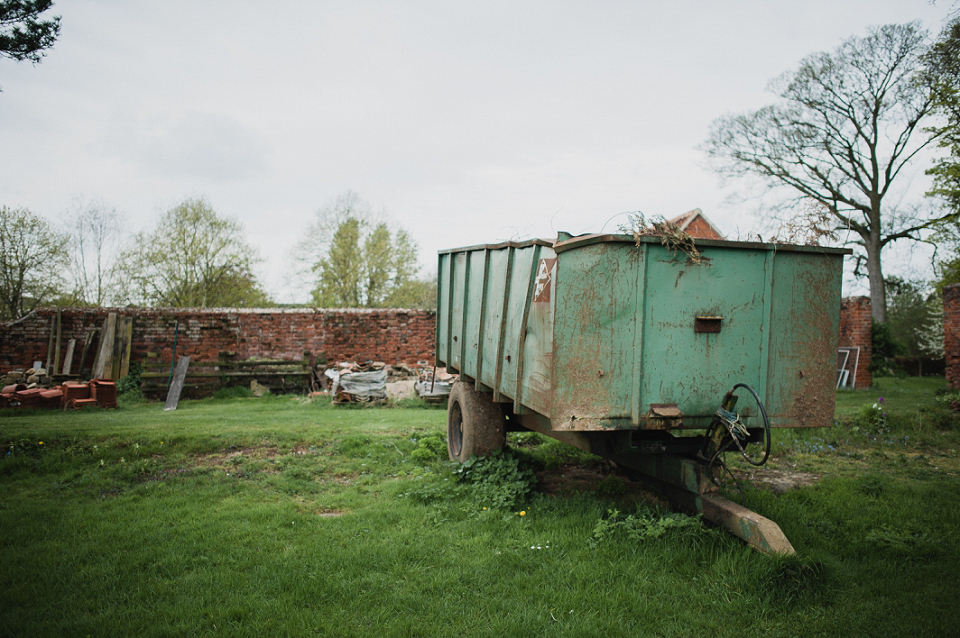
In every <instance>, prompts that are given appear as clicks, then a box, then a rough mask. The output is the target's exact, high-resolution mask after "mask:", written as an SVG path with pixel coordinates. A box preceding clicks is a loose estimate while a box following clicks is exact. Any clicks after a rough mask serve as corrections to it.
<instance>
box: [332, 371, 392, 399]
mask: <svg viewBox="0 0 960 638" xmlns="http://www.w3.org/2000/svg"><path fill="white" fill-rule="evenodd" d="M341 392H343V393H346V394H349V395H352V396H353V397H355V398H357V399H360V400H362V401H369V400H371V399H386V398H387V370H386V368H384V369H382V370H374V371H373V372H344V373H343V374H341V375H340V378H339V379H338V380H337V381H336V383H335V387H334V394H335V395H337V394H340V393H341Z"/></svg>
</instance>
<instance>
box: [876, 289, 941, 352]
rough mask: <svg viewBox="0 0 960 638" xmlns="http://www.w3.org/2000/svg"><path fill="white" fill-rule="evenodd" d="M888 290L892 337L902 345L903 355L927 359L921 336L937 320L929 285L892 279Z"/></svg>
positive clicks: (888, 318) (888, 316) (889, 322)
mask: <svg viewBox="0 0 960 638" xmlns="http://www.w3.org/2000/svg"><path fill="white" fill-rule="evenodd" d="M887 290H888V291H889V293H890V300H889V302H890V304H889V305H890V307H889V308H888V309H887V325H888V326H889V327H890V336H891V337H892V338H893V340H894V341H896V342H897V343H898V344H900V346H901V352H902V354H904V355H906V356H908V357H913V358H919V357H923V356H927V355H926V352H925V351H924V348H923V339H922V336H921V335H922V333H923V330H924V329H925V328H926V327H927V326H928V325H929V324H930V323H931V322H932V321H933V320H934V316H933V315H934V308H933V304H932V303H931V295H930V294H929V293H928V289H927V287H926V285H924V284H922V283H919V282H914V281H906V280H904V279H901V278H899V277H891V278H889V279H888V280H887Z"/></svg>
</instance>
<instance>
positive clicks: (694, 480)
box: [611, 383, 794, 554]
mask: <svg viewBox="0 0 960 638" xmlns="http://www.w3.org/2000/svg"><path fill="white" fill-rule="evenodd" d="M740 388H743V389H745V390H746V391H747V392H748V393H749V395H750V396H751V397H752V398H753V400H754V401H756V405H757V409H756V412H753V411H751V412H750V416H751V417H760V420H761V421H762V426H763V427H762V436H763V443H764V451H763V455H762V456H761V457H760V458H753V457H752V456H750V454H748V453H747V451H746V446H747V444H748V443H749V442H751V441H756V440H757V438H758V436H759V434H760V428H753V429H752V430H748V429H747V427H746V425H745V424H744V422H743V419H742V418H741V416H742V414H746V412H743V413H737V412H735V408H736V404H737V395H736V391H737V390H738V389H740ZM732 449H737V450H739V452H740V454H741V455H742V456H743V458H744V459H745V460H746V461H747V462H748V463H750V464H752V465H758V466H759V465H763V464H764V463H766V462H767V459H768V458H769V457H770V421H769V419H768V418H767V413H766V410H765V409H764V407H763V403H761V401H760V397H759V396H758V395H757V393H756V392H755V391H754V390H753V388H751V387H750V386H748V385H746V384H743V383H738V384H736V385H735V386H733V389H732V390H730V392H728V393H727V394H726V395H725V396H724V398H723V402H722V405H721V408H720V409H719V410H717V414H716V416H715V417H714V419H713V422H712V423H711V425H710V427H709V428H708V430H707V434H706V436H705V437H704V445H703V449H702V450H701V451H700V452H699V453H697V454H696V457H695V458H690V457H688V456H683V455H680V454H655V455H630V454H625V455H613V456H612V457H611V459H612V460H614V461H615V462H617V463H618V464H621V465H624V466H626V467H629V468H631V469H633V470H634V471H637V472H640V473H641V474H643V475H644V479H645V480H646V481H647V482H649V483H651V484H652V485H653V486H654V487H656V488H657V489H659V491H660V492H662V493H663V494H664V495H665V496H667V497H668V498H669V499H670V500H671V501H673V502H674V503H675V504H676V505H677V506H679V507H680V508H682V509H684V510H687V511H689V512H693V513H696V514H701V515H702V516H703V518H705V519H706V520H708V521H711V522H713V523H715V524H717V525H719V526H720V527H722V528H723V529H725V530H727V531H728V532H729V533H731V534H733V535H734V536H737V537H739V538H741V539H743V540H744V541H746V542H747V544H749V545H751V546H752V547H755V548H756V549H758V550H760V551H762V552H764V553H767V554H793V553H794V549H793V545H791V544H790V541H789V540H788V539H787V537H786V535H784V533H783V531H782V530H781V529H780V526H779V525H777V524H776V523H775V522H773V521H771V520H770V519H768V518H766V517H764V516H761V515H760V514H757V513H756V512H753V511H751V510H749V509H747V508H746V507H744V506H742V505H740V504H738V503H735V502H733V501H731V500H729V499H727V498H724V497H722V496H720V495H719V494H717V493H716V489H717V487H719V484H718V482H717V479H716V476H715V473H716V471H717V469H718V468H719V469H720V471H721V472H729V469H727V467H726V465H725V464H724V463H723V459H722V458H721V455H722V454H723V453H724V452H726V451H728V450H732Z"/></svg>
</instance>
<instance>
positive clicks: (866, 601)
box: [0, 379, 960, 637]
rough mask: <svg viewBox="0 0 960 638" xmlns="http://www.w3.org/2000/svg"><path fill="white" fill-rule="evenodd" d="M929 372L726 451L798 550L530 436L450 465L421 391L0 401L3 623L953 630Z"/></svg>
mask: <svg viewBox="0 0 960 638" xmlns="http://www.w3.org/2000/svg"><path fill="white" fill-rule="evenodd" d="M942 385H943V380H942V379H939V380H937V379H906V380H895V379H880V380H878V382H877V388H876V389H874V390H870V391H856V392H841V393H840V394H839V395H838V402H837V418H838V421H837V424H836V425H835V426H834V427H832V428H826V429H820V430H813V431H791V430H786V431H777V432H776V433H775V435H776V438H775V443H774V454H773V458H772V459H771V462H770V463H769V464H768V467H765V468H763V471H762V472H751V471H749V470H748V468H747V467H746V466H745V465H738V464H736V463H731V465H733V466H735V468H736V469H735V472H736V473H737V475H738V476H739V478H740V481H741V483H742V484H743V486H744V487H743V493H742V494H741V493H736V492H735V493H734V494H733V497H734V498H735V499H736V500H739V501H741V502H743V503H745V504H746V505H747V506H748V507H751V508H752V509H755V510H756V511H758V512H760V513H762V514H764V515H765V516H768V517H769V518H772V519H773V520H775V521H777V522H778V523H779V524H780V525H781V527H782V528H783V530H784V531H785V533H786V534H787V536H788V537H789V538H790V540H791V541H792V542H793V545H794V546H795V547H796V549H797V555H796V556H795V557H793V558H780V557H769V556H764V555H761V554H759V553H758V552H755V551H753V550H751V549H749V548H747V547H746V546H744V545H743V544H742V543H741V542H740V541H738V540H737V539H734V538H732V537H730V536H728V535H726V534H723V533H720V532H718V531H716V530H713V529H711V528H709V527H708V526H705V525H703V524H702V523H701V522H700V521H698V520H697V519H694V518H690V517H686V516H682V515H677V514H674V513H671V512H670V511H669V510H667V509H665V508H663V507H662V503H660V501H659V500H658V499H657V498H656V497H655V496H654V495H652V494H650V493H649V492H648V491H646V490H645V488H644V487H643V486H641V485H638V484H635V483H633V482H631V481H630V480H628V479H627V478H625V477H623V476H620V475H617V474H615V473H613V471H612V470H611V468H610V467H608V466H607V465H606V464H604V463H602V462H600V461H599V460H598V459H596V458H593V457H590V456H589V455H586V454H585V453H582V452H580V451H578V450H575V449H573V448H569V447H566V446H563V445H561V444H559V443H556V442H554V441H552V440H548V439H546V440H545V439H542V438H541V437H539V436H538V435H512V449H513V450H515V451H514V452H511V453H508V454H504V455H502V456H501V457H498V458H497V459H495V460H494V461H492V462H490V463H487V464H478V465H477V466H476V467H473V468H468V470H467V471H464V470H461V471H460V473H459V475H458V474H455V473H453V472H452V469H451V467H450V466H449V465H448V464H447V463H445V462H444V460H443V459H444V457H445V447H444V445H445V444H444V443H443V439H442V435H443V429H444V428H443V424H444V419H445V413H444V412H443V411H442V410H438V409H429V408H422V407H406V408H398V407H394V408H365V409H353V408H334V407H332V406H330V405H329V403H328V402H325V401H320V400H318V401H307V400H304V399H299V398H289V397H269V398H264V399H234V400H206V401H185V402H182V403H181V405H180V409H178V410H177V411H175V412H163V411H162V409H161V406H159V405H157V404H144V405H138V404H133V405H127V404H124V405H122V406H121V408H120V409H119V410H114V411H84V412H79V413H59V412H55V413H48V412H30V413H27V412H18V411H4V412H0V450H2V451H3V457H2V459H0V546H2V557H0V635H3V636H7V635H9V636H207V635H223V636H266V635H270V636H273V635H277V636H370V635H377V636H648V635H649V636H738V637H742V636H839V635H849V636H885V637H886V636H906V635H909V636H950V635H960V631H958V630H957V629H956V624H955V620H954V618H953V616H954V613H955V610H956V608H957V603H956V592H957V591H958V590H960V571H958V566H960V537H958V533H957V531H958V529H960V499H958V488H960V457H958V454H957V448H958V442H960V433H958V430H955V429H952V428H954V427H956V426H955V424H954V421H953V417H952V416H951V415H950V413H949V411H947V410H946V408H945V407H944V405H945V404H944V403H943V401H942V400H941V399H940V398H939V397H938V395H937V390H938V389H939V388H940V386H942ZM881 396H882V397H883V398H884V400H883V401H882V402H879V403H878V400H879V398H880V397H881ZM874 403H878V406H879V409H874V408H873V407H872V406H873V404H874ZM884 414H885V415H886V416H883V415H884ZM731 461H732V459H731ZM534 476H535V477H536V480H535V481H534V480H532V477H534ZM458 478H459V479H460V480H458ZM771 486H772V487H771ZM797 486H799V487H797Z"/></svg>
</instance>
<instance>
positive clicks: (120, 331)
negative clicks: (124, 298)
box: [110, 315, 127, 379]
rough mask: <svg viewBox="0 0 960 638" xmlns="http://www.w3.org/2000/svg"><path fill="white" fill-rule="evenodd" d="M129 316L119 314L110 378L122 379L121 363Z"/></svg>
mask: <svg viewBox="0 0 960 638" xmlns="http://www.w3.org/2000/svg"><path fill="white" fill-rule="evenodd" d="M126 325H127V318H126V317H125V316H123V315H118V316H117V327H116V333H115V334H114V335H113V361H112V365H111V366H110V375H111V376H110V378H111V379H122V378H123V377H122V376H120V364H121V363H122V360H123V350H124V348H123V337H124V335H125V334H126Z"/></svg>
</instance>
